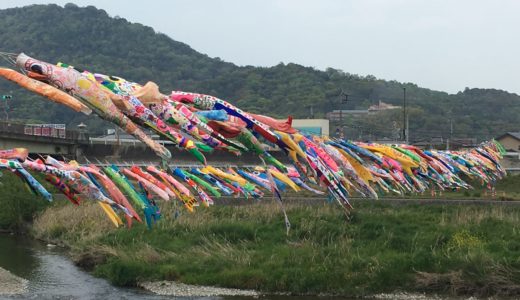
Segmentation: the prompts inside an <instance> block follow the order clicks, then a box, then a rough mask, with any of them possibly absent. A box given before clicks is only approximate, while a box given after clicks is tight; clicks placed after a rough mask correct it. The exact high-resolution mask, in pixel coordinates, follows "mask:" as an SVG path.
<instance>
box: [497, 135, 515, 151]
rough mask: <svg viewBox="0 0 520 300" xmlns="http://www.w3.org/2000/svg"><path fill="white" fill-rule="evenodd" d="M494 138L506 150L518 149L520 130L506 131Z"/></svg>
mask: <svg viewBox="0 0 520 300" xmlns="http://www.w3.org/2000/svg"><path fill="white" fill-rule="evenodd" d="M496 140H497V141H498V142H499V143H500V144H502V146H504V148H505V149H506V151H507V152H519V151H520V132H506V133H504V134H503V135H501V136H499V137H497V138H496Z"/></svg>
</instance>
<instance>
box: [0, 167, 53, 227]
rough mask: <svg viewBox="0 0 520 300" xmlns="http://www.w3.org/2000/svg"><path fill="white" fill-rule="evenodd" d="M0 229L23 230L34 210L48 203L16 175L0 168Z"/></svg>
mask: <svg viewBox="0 0 520 300" xmlns="http://www.w3.org/2000/svg"><path fill="white" fill-rule="evenodd" d="M0 175H1V176H0V229H4V230H15V231H18V230H24V229H25V228H26V227H27V226H26V225H27V223H29V222H31V221H32V219H33V216H34V214H35V213H36V212H38V211H40V210H42V209H43V208H45V207H46V206H48V203H47V201H46V200H44V199H43V198H40V197H36V196H34V195H33V194H32V192H31V190H30V189H29V188H28V186H26V185H25V183H23V182H22V180H20V178H18V177H17V176H16V175H14V174H13V173H11V172H10V171H7V170H0Z"/></svg>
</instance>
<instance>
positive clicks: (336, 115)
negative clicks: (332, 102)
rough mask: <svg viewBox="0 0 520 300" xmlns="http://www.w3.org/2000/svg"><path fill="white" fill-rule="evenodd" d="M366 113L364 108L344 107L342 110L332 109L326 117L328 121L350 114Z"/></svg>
mask: <svg viewBox="0 0 520 300" xmlns="http://www.w3.org/2000/svg"><path fill="white" fill-rule="evenodd" d="M367 114H368V110H366V109H344V110H333V111H331V112H328V113H327V119H329V120H330V121H339V120H341V119H346V118H348V117H352V116H364V115H367Z"/></svg>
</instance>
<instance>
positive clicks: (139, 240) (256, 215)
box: [33, 200, 520, 295]
mask: <svg viewBox="0 0 520 300" xmlns="http://www.w3.org/2000/svg"><path fill="white" fill-rule="evenodd" d="M237 201H238V200H237ZM163 214H164V215H165V216H166V217H165V218H164V219H163V220H161V221H160V223H159V224H158V225H157V227H156V228H155V229H154V230H152V231H149V230H147V229H146V228H145V227H144V226H142V225H138V226H135V227H134V228H132V229H131V230H127V229H122V230H121V229H119V230H115V229H112V228H111V226H110V224H109V223H108V221H106V218H104V217H103V216H102V212H101V211H100V209H99V208H98V207H97V206H94V205H88V206H85V207H81V208H80V209H78V208H76V207H73V206H71V205H65V206H57V207H52V208H50V209H47V210H46V211H45V212H44V213H43V214H41V215H40V216H39V217H38V218H37V220H36V221H35V223H34V227H33V229H34V234H35V235H36V236H37V237H39V238H45V239H54V240H58V241H61V242H63V243H66V244H68V245H69V246H70V247H71V253H72V254H73V256H74V258H75V260H76V261H77V262H78V263H79V264H80V265H82V266H84V267H87V268H91V269H92V270H93V271H94V273H95V274H97V275H99V276H102V277H105V278H108V279H109V280H111V281H112V282H113V283H115V284H118V285H134V284H136V282H138V281H149V280H156V279H166V280H178V281H182V282H185V283H190V284H204V285H218V286H225V287H235V288H248V289H258V290H261V291H266V292H277V291H289V292H292V293H298V294H299V293H313V294H317V293H334V294H344V295H366V294H371V293H378V292H391V291H427V292H440V293H451V294H475V295H490V294H515V295H516V294H518V293H519V292H520V268H519V267H520V261H519V260H518V257H520V225H519V224H520V223H519V221H520V209H518V208H512V207H492V206H418V205H406V206H399V207H394V206H389V205H388V204H386V205H385V204H383V203H377V202H370V201H368V202H365V203H357V204H356V210H355V211H354V212H353V214H352V215H351V218H350V219H349V220H346V218H345V216H344V214H342V213H341V212H340V210H339V209H338V208H337V207H336V206H335V205H316V206H312V207H303V206H298V205H291V206H289V207H288V215H289V218H290V220H291V223H292V228H291V231H290V234H289V236H286V234H285V228H284V224H283V218H282V215H281V213H280V211H279V208H278V207H277V206H276V205H274V204H267V203H264V204H261V205H252V206H243V207H212V208H210V209H199V210H198V211H197V212H196V213H195V214H188V213H183V214H181V215H180V216H179V217H178V218H177V219H174V218H173V208H172V207H168V206H166V207H164V209H163Z"/></svg>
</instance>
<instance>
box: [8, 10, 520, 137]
mask: <svg viewBox="0 0 520 300" xmlns="http://www.w3.org/2000/svg"><path fill="white" fill-rule="evenodd" d="M172 26H175V24H174V23H173V24H172ZM0 28H1V29H0V41H1V44H0V45H1V46H0V51H3V52H13V53H18V52H25V53H27V54H28V55H31V56H34V57H36V58H40V59H42V60H45V61H48V62H53V63H56V62H58V61H61V62H65V63H68V64H72V65H75V66H78V67H80V68H84V69H87V70H90V71H95V72H100V73H105V74H113V75H118V76H121V77H124V78H126V79H129V80H132V81H136V82H140V83H145V82H146V81H149V80H151V81H155V82H156V83H158V84H159V86H160V87H161V90H162V91H163V92H165V93H167V92H168V91H170V90H173V89H176V90H185V91H195V92H201V93H207V94H212V95H215V96H217V97H219V98H222V99H226V100H228V101H230V102H231V103H233V104H236V105H237V106H239V107H241V108H243V109H245V110H248V111H252V112H257V113H265V114H268V115H271V116H275V117H286V116H287V115H289V114H290V115H293V116H294V117H296V118H301V117H309V114H310V107H311V106H312V107H313V111H314V116H315V117H324V116H325V113H326V112H327V111H330V110H332V109H338V108H339V107H340V103H341V101H340V99H341V98H340V97H339V93H340V91H341V90H344V91H345V92H346V93H348V94H349V95H350V96H349V101H348V102H347V103H346V105H345V104H341V105H342V106H341V107H342V108H344V109H354V108H356V109H361V108H364V109H366V108H367V107H368V106H369V105H370V104H374V103H377V102H378V101H379V100H382V101H384V102H387V103H392V104H395V105H401V104H402V101H403V87H406V93H407V102H408V104H409V105H410V106H411V110H410V133H411V135H412V137H413V138H415V139H418V138H424V137H431V136H435V137H438V136H448V134H450V121H449V120H450V119H451V120H452V124H453V133H452V134H453V135H454V136H459V137H462V136H464V137H478V138H480V139H484V138H489V137H493V136H497V135H500V134H502V133H503V132H504V131H512V130H519V129H520V126H519V124H520V97H519V96H518V95H516V94H511V93H507V92H504V91H499V90H482V89H465V90H464V91H463V92H460V93H458V94H454V95H449V94H447V93H444V92H439V91H433V90H429V89H425V88H420V87H418V86H417V85H415V84H413V83H406V84H403V83H399V82H396V81H385V80H381V79H377V78H375V77H374V76H370V75H369V76H359V75H354V74H349V73H346V72H343V71H341V70H336V69H333V68H329V69H327V70H326V71H319V70H316V69H313V68H310V67H304V66H301V65H297V64H287V65H286V64H278V65H276V66H273V67H268V68H261V67H253V66H246V67H239V66H236V65H234V64H232V63H228V62H224V61H222V60H221V59H219V58H211V57H209V56H208V55H205V54H201V53H198V52H197V51H195V50H194V49H192V48H191V47H189V46H188V45H186V44H183V43H181V42H178V41H175V40H173V39H171V38H170V37H168V36H166V35H164V34H161V33H157V32H155V31H154V30H153V29H152V28H150V27H147V26H143V25H141V24H136V23H130V22H128V21H127V20H125V19H123V18H118V17H115V18H114V17H110V16H109V15H108V14H107V13H106V12H105V11H103V10H99V9H97V8H95V7H92V6H88V7H77V6H76V5H73V4H67V5H66V6H65V7H60V6H57V5H32V6H27V7H23V8H13V9H6V10H0ZM237 46H239V45H237ZM446 72H449V70H446ZM461 88H462V87H461ZM6 93H11V94H13V98H14V100H13V101H12V102H11V104H10V108H9V117H10V118H11V119H13V118H17V119H25V120H27V119H31V120H33V121H43V122H53V123H57V122H62V123H67V124H69V125H75V124H78V123H79V122H80V121H83V122H86V123H87V124H89V125H90V126H91V128H93V129H99V128H101V127H102V126H103V124H102V123H101V122H100V121H99V119H98V118H94V117H85V116H82V115H80V114H76V113H74V112H72V111H71V110H69V109H67V108H64V107H60V106H57V105H54V104H51V103H50V102H48V101H44V100H43V99H41V98H40V97H38V96H34V95H32V94H30V93H29V92H26V91H23V90H20V89H18V88H16V86H15V85H13V84H10V83H8V82H7V81H5V80H0V94H6ZM3 104H4V103H2V105H3ZM43 112H44V113H43ZM0 116H1V117H2V118H3V116H4V115H3V106H1V108H0ZM345 124H347V126H348V127H347V128H351V129H352V130H357V131H359V132H360V133H363V134H366V133H370V134H371V136H373V137H374V138H377V137H383V136H387V137H388V136H391V135H392V134H394V133H395V132H397V131H398V128H400V127H401V126H402V125H401V124H402V117H401V113H400V112H399V111H393V112H387V113H382V114H380V115H378V116H377V117H374V116H371V117H367V118H362V119H356V120H353V119H347V120H345Z"/></svg>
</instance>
